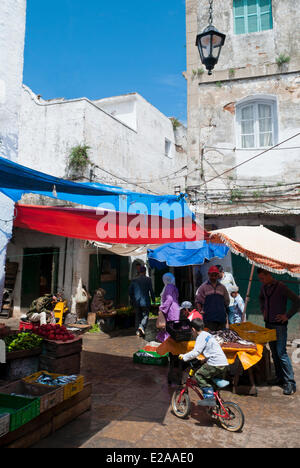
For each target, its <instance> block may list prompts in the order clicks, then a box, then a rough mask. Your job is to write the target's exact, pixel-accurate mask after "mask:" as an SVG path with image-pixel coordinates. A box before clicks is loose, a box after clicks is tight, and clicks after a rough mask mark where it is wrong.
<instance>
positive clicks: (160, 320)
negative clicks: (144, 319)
mask: <svg viewBox="0 0 300 468" xmlns="http://www.w3.org/2000/svg"><path fill="white" fill-rule="evenodd" d="M156 328H158V329H163V328H166V318H165V316H164V314H163V312H162V311H161V310H160V311H159V312H158V317H157V320H156Z"/></svg>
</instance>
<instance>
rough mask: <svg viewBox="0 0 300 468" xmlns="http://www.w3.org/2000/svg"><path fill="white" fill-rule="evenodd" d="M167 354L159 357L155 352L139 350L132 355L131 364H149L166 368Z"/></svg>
mask: <svg viewBox="0 0 300 468" xmlns="http://www.w3.org/2000/svg"><path fill="white" fill-rule="evenodd" d="M168 356H169V353H166V354H164V355H162V356H161V355H160V354H158V353H156V352H155V351H145V350H143V349H139V350H138V351H137V352H136V353H134V355H133V362H135V363H137V364H151V365H153V366H166V365H167V364H168Z"/></svg>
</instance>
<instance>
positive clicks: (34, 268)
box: [21, 248, 59, 309]
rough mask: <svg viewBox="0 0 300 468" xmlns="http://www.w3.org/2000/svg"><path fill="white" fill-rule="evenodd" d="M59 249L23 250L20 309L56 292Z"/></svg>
mask: <svg viewBox="0 0 300 468" xmlns="http://www.w3.org/2000/svg"><path fill="white" fill-rule="evenodd" d="M58 263H59V249H57V248H34V249H31V248H28V249H24V256H23V272H22V286H21V308H22V309H24V308H28V307H29V306H30V304H31V302H32V301H33V300H34V299H37V298H38V297H40V296H43V295H44V294H48V293H53V294H55V293H56V292H57V283H58Z"/></svg>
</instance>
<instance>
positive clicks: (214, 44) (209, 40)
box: [196, 0, 226, 75]
mask: <svg viewBox="0 0 300 468" xmlns="http://www.w3.org/2000/svg"><path fill="white" fill-rule="evenodd" d="M212 5H213V0H210V1H209V25H208V26H207V28H205V29H204V31H203V32H202V33H201V34H198V36H197V39H196V46H197V47H198V50H199V54H200V59H201V62H202V63H203V65H205V67H206V69H207V70H208V74H209V75H212V69H213V68H214V66H215V65H216V64H217V63H218V60H219V56H220V53H221V49H222V47H223V45H224V42H225V37H226V35H225V34H222V33H220V32H219V31H218V30H217V29H216V28H215V27H214V26H213V24H212V22H213V6H212Z"/></svg>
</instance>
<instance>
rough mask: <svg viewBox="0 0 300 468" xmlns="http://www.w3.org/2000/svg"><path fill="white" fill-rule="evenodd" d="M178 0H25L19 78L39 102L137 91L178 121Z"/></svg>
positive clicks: (181, 99) (181, 111)
mask: <svg viewBox="0 0 300 468" xmlns="http://www.w3.org/2000/svg"><path fill="white" fill-rule="evenodd" d="M185 43H186V37H185V1H184V0H128V1H127V2H124V0H122V1H121V0H114V1H103V0H27V19H26V38H25V52H24V76H23V83H24V84H25V85H27V86H29V87H30V88H31V89H32V90H33V91H34V92H35V93H36V94H41V95H42V98H43V99H53V98H59V97H64V98H65V99H72V98H80V97H87V98H89V99H91V100H93V99H101V98H105V97H109V96H117V95H121V94H126V93H132V92H137V93H139V94H141V95H142V96H143V97H144V98H145V99H146V100H147V101H149V102H150V103H151V104H152V105H154V106H155V107H157V108H158V109H159V110H160V111H161V112H163V113H164V114H165V115H167V116H168V117H176V118H177V119H179V120H180V121H181V122H184V123H185V122H186V113H187V111H186V81H185V79H184V77H183V76H182V72H183V71H185V69H186V48H185Z"/></svg>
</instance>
